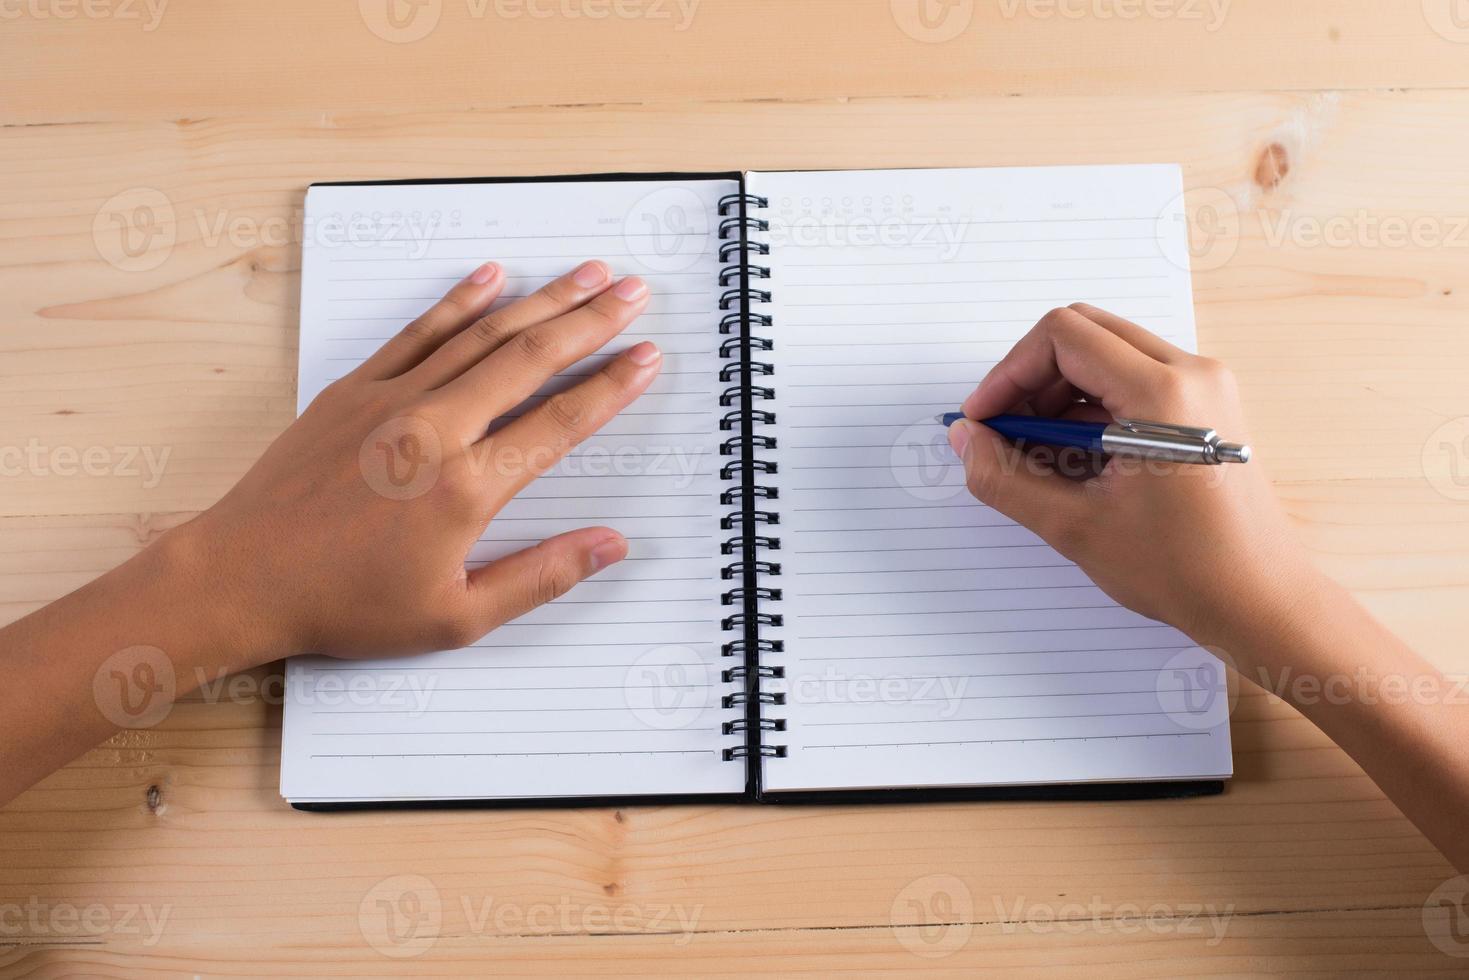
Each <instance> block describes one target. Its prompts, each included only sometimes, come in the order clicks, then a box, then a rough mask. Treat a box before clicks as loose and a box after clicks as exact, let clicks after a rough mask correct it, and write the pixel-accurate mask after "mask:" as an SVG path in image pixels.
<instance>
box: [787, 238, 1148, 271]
mask: <svg viewBox="0 0 1469 980" xmlns="http://www.w3.org/2000/svg"><path fill="white" fill-rule="evenodd" d="M964 244H969V245H978V244H986V243H980V242H966V243H964ZM1143 260H1148V261H1156V262H1165V261H1167V257H1166V256H1164V255H1163V254H1162V253H1160V252H1153V253H1152V254H1144V255H1092V256H1083V257H1072V256H1065V255H1059V256H1048V257H1045V258H1035V259H1017V258H1014V257H1013V256H1012V257H1009V258H1003V259H949V260H947V261H946V263H945V264H946V265H996V264H1004V265H1029V264H1031V263H1033V262H1140V261H1143ZM781 266H782V268H786V269H847V268H860V269H866V268H872V267H876V268H892V269H900V268H904V267H910V266H923V267H925V268H929V269H931V268H933V260H932V259H929V260H927V261H924V262H853V261H850V260H848V261H845V262H783V263H781Z"/></svg>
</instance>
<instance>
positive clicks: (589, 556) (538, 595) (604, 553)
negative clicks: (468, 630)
mask: <svg viewBox="0 0 1469 980" xmlns="http://www.w3.org/2000/svg"><path fill="white" fill-rule="evenodd" d="M626 557H627V539H626V538H624V537H623V536H622V535H621V534H618V533H617V532H616V531H614V530H612V529H611V528H608V527H587V528H582V529H581V530H579V531H568V532H567V533H566V534H558V535H557V536H556V537H554V538H547V539H546V540H545V541H542V542H541V543H540V544H538V545H536V546H534V547H531V548H526V549H525V550H523V551H517V552H515V554H513V555H506V556H505V557H504V558H501V559H500V560H499V561H496V562H492V563H490V564H488V565H486V566H484V567H483V568H478V569H475V570H474V571H472V572H470V573H469V594H470V603H471V606H472V608H473V609H474V610H475V611H476V612H475V614H476V616H477V617H478V620H477V621H478V623H479V625H480V626H481V627H482V628H483V630H484V632H486V633H488V632H489V631H490V630H493V629H496V628H498V627H500V626H503V625H505V624H506V623H508V622H510V620H512V619H515V618H517V617H519V616H524V615H525V614H526V613H528V612H530V611H531V610H532V609H535V608H536V607H537V606H543V605H545V604H546V603H548V602H550V601H551V600H552V599H557V598H560V597H561V596H563V595H565V594H566V593H568V592H570V591H571V590H572V588H574V587H575V586H576V585H577V583H579V582H580V581H581V580H582V579H584V578H587V577H588V576H591V575H595V574H596V573H597V572H600V571H601V570H602V569H604V568H606V567H607V566H609V565H614V564H616V563H617V562H620V561H622V559H624V558H626Z"/></svg>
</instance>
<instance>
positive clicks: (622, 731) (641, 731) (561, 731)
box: [311, 722, 880, 738]
mask: <svg viewBox="0 0 1469 980" xmlns="http://www.w3.org/2000/svg"><path fill="white" fill-rule="evenodd" d="M874 724H880V722H875V723H874ZM311 734H312V736H313V737H320V738H349V737H361V736H364V735H367V736H380V737H382V736H386V737H391V738H412V737H416V736H427V735H433V736H436V737H438V738H458V737H461V736H467V735H638V736H641V735H683V734H686V733H685V732H683V731H681V730H679V729H677V728H543V729H531V728H500V729H494V730H491V731H483V730H478V731H477V730H455V731H447V732H395V731H383V732H373V731H367V732H312V733H311Z"/></svg>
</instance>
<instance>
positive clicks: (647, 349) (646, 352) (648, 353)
mask: <svg viewBox="0 0 1469 980" xmlns="http://www.w3.org/2000/svg"><path fill="white" fill-rule="evenodd" d="M662 356H663V352H662V351H660V350H659V349H658V345H657V344H654V343H653V342H652V341H651V340H645V341H643V342H642V343H641V344H638V345H637V346H636V347H633V348H631V349H630V350H628V352H627V359H628V360H629V361H632V362H633V363H634V364H637V365H639V366H640V367H647V366H648V365H649V364H654V363H656V362H657V360H658V358H660V357H662Z"/></svg>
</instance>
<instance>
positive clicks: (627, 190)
mask: <svg viewBox="0 0 1469 980" xmlns="http://www.w3.org/2000/svg"><path fill="white" fill-rule="evenodd" d="M738 192H739V184H738V182H737V181H735V180H722V179H720V180H674V181H619V180H613V181H596V180H588V181H566V182H562V181H556V182H544V183H541V182H526V183H462V184H406V185H376V186H374V185H352V186H330V185H328V186H318V187H313V188H312V189H311V190H310V192H309V193H308V195H307V199H306V214H305V224H304V246H303V258H302V273H301V355H300V387H299V394H298V406H297V407H298V411H299V410H300V409H304V408H305V407H306V405H307V404H309V403H310V402H311V400H312V399H313V398H315V397H316V395H317V394H318V393H319V392H320V391H321V390H322V389H323V388H325V387H326V386H327V385H328V384H330V383H331V382H332V381H333V380H335V379H337V378H339V377H341V376H342V375H344V374H346V373H347V372H348V371H350V370H351V369H352V368H353V367H355V366H356V365H357V364H358V363H360V362H361V361H362V360H363V359H365V358H366V357H367V356H368V355H369V354H371V353H372V352H373V351H374V350H376V349H377V348H378V347H379V346H380V345H381V344H382V343H383V342H384V341H385V340H386V339H387V338H388V337H390V336H391V335H392V334H393V333H395V332H396V331H397V330H399V329H400V328H401V327H402V326H403V325H404V324H406V323H407V322H409V321H410V320H412V319H413V318H414V317H415V316H417V315H418V314H419V313H421V312H422V311H423V310H424V309H425V308H426V307H428V306H429V305H430V304H432V303H433V302H434V301H435V300H437V299H438V298H439V297H440V296H441V295H442V294H443V293H444V292H445V291H446V290H448V288H449V287H450V286H452V285H453V284H454V283H455V282H456V281H457V280H459V279H460V278H462V277H463V276H465V275H467V274H468V273H469V272H471V271H472V270H473V269H474V268H475V267H476V266H478V265H479V264H480V263H482V262H485V261H488V260H492V259H493V260H495V261H498V262H500V263H501V264H502V265H503V266H504V267H505V271H506V275H507V278H508V286H507V288H506V290H505V296H504V297H502V299H501V300H499V301H498V304H504V303H508V302H513V301H514V299H515V298H516V297H520V296H524V295H526V294H527V293H529V292H531V291H533V290H534V289H536V288H537V287H539V286H540V285H541V284H543V283H545V282H547V281H549V280H550V279H553V278H555V277H556V276H558V275H560V274H562V273H564V272H567V271H569V270H571V269H572V268H574V267H575V266H576V265H577V264H579V263H580V262H581V261H582V260H584V259H588V258H601V259H604V260H605V261H607V263H608V264H609V265H610V266H611V267H612V270H613V272H614V274H615V275H617V276H623V275H640V276H642V277H644V278H645V279H646V280H647V281H648V284H649V286H650V288H651V290H652V294H653V299H652V302H651V304H650V305H649V307H648V310H647V312H646V313H644V314H643V316H642V317H641V318H639V319H638V320H637V321H636V322H635V323H634V324H633V325H632V327H630V328H629V329H628V331H627V332H626V334H625V335H624V336H622V337H619V338H618V339H616V340H614V341H613V342H612V343H610V344H609V345H608V346H607V347H605V348H604V349H603V350H602V351H601V352H600V353H598V354H596V355H593V356H592V357H590V358H588V359H587V360H586V361H583V362H582V363H581V364H578V365H576V366H575V367H573V368H571V369H569V370H567V371H566V372H564V373H563V374H562V375H559V376H557V377H556V378H553V379H552V380H551V381H550V382H549V383H548V385H547V386H546V387H545V388H543V389H542V392H541V393H540V394H538V395H537V396H535V397H534V398H533V399H532V400H531V401H530V402H529V403H528V404H536V403H537V400H538V399H540V398H544V397H545V395H546V394H547V393H551V392H554V391H558V390H561V389H564V388H565V387H567V386H569V385H571V384H575V383H577V381H578V380H579V379H580V378H582V377H584V376H585V375H587V374H588V373H590V372H592V371H594V370H596V369H597V368H598V367H599V366H600V365H601V364H603V363H605V362H606V361H607V360H608V359H609V358H610V357H612V356H615V355H616V354H617V353H620V352H621V351H623V350H625V349H626V348H628V347H630V346H632V345H633V344H634V343H636V342H638V341H639V340H643V339H652V340H654V341H655V342H656V343H657V344H658V345H659V347H660V348H661V349H662V350H663V352H664V363H663V370H662V373H661V375H660V376H659V378H658V379H657V381H655V382H654V384H653V386H652V388H650V389H649V391H648V392H647V393H646V394H644V395H643V396H642V398H641V399H639V400H638V401H637V402H635V403H634V404H633V405H632V406H631V407H630V408H629V409H628V410H627V411H626V412H624V413H622V414H621V415H620V416H618V417H617V418H616V419H614V420H613V421H612V422H611V423H610V424H609V425H607V426H606V427H605V428H604V429H603V430H602V431H601V432H600V433H599V434H598V435H596V436H594V437H592V438H591V439H588V440H587V441H586V442H585V443H583V444H582V446H580V447H579V448H578V449H577V450H576V451H575V452H574V453H573V454H572V455H571V456H570V457H568V458H567V459H566V460H564V461H563V462H562V463H561V464H560V465H559V466H557V467H556V468H555V469H554V470H553V471H551V472H550V473H548V474H547V475H546V476H544V477H542V478H541V479H540V480H538V481H536V482H535V483H534V484H532V485H531V486H530V487H529V488H528V489H527V490H526V491H525V492H524V493H522V494H521V495H520V496H519V497H518V498H516V499H515V500H514V501H513V502H512V503H511V504H510V505H509V506H508V507H507V508H506V509H505V510H504V511H502V512H501V513H500V514H499V515H498V516H497V517H496V518H495V520H494V521H493V522H492V523H491V525H490V527H489V529H488V530H487V531H486V532H485V534H484V536H483V537H482V539H481V540H480V541H479V542H478V543H477V544H475V545H474V547H473V548H472V549H471V551H470V552H469V554H468V555H467V556H466V563H467V564H468V565H469V566H470V567H474V566H477V565H480V564H483V563H485V562H488V561H492V560H494V559H495V558H498V557H501V556H503V555H506V554H509V553H510V552H512V551H516V550H519V549H521V548H525V547H528V546H530V545H533V544H535V543H536V542H538V541H541V540H543V539H545V538H547V537H550V536H551V535H553V534H558V533H560V532H562V531H568V530H572V529H574V528H578V527H586V526H589V525H597V524H605V525H607V526H610V527H614V528H616V529H618V530H619V531H621V532H622V533H623V534H625V535H626V536H627V538H628V539H629V543H630V545H631V548H630V553H629V556H628V558H627V559H626V560H625V561H623V562H621V563H619V564H618V565H616V566H614V567H612V568H610V569H608V570H606V571H605V572H603V573H601V574H599V575H597V576H595V577H593V578H591V579H589V580H587V581H586V582H584V583H583V584H581V585H580V586H578V587H577V588H576V589H574V590H572V592H571V593H569V594H568V595H566V596H565V597H563V598H562V599H560V600H558V601H556V602H554V603H551V604H550V605H547V606H544V607H542V608H540V609H538V610H536V611H534V612H533V613H531V614H529V615H527V616H524V617H522V618H521V619H519V620H516V621H515V622H513V623H511V624H509V625H507V626H504V627H502V628H500V629H498V630H496V631H495V632H494V633H491V634H490V635H489V636H486V637H485V638H484V639H483V640H481V641H480V642H479V643H477V644H475V645H474V646H472V647H469V648H467V649H463V650H457V651H453V652H446V653H439V654H432V655H429V656H425V657H414V658H405V659H396V660H382V661H370V662H350V663H349V662H344V661H340V660H331V659H327V658H323V657H306V658H298V659H296V660H293V661H291V663H290V664H289V665H288V667H287V684H286V687H287V697H286V705H285V715H284V723H283V733H282V740H281V795H283V796H285V797H286V798H287V799H289V800H291V801H293V802H373V801H390V800H432V799H439V800H451V799H452V800H458V799H524V798H557V797H601V796H614V797H625V796H641V795H685V794H713V793H720V794H723V793H740V792H743V791H744V788H745V770H744V766H743V765H741V764H739V763H737V762H726V761H724V759H723V757H722V754H721V753H722V750H723V749H724V748H725V747H726V746H727V743H728V742H729V738H728V736H725V735H723V734H722V732H721V725H722V724H723V722H724V721H726V720H728V717H730V716H731V712H729V711H727V710H724V709H722V708H721V706H720V701H721V698H722V697H723V696H724V695H726V694H729V693H733V692H734V691H735V690H736V689H737V685H731V684H725V683H723V682H721V679H720V669H721V665H720V656H719V654H720V643H721V640H722V634H721V632H720V620H721V617H722V616H723V615H727V613H728V610H727V609H725V608H724V607H723V606H722V605H721V592H722V591H723V585H724V584H725V583H723V582H722V580H721V578H720V568H721V566H722V565H723V564H724V561H725V559H722V558H721V555H720V549H719V542H720V540H721V539H722V538H721V535H722V532H721V531H720V515H721V511H722V508H721V506H720V503H719V497H720V494H721V492H722V491H723V490H724V489H726V485H725V484H724V483H723V482H722V481H721V479H720V473H719V470H720V462H721V461H720V457H719V444H720V433H719V425H718V419H719V414H720V412H721V411H722V410H721V409H720V407H719V402H718V398H719V391H720V390H721V388H722V387H724V386H722V385H721V384H720V383H719V373H720V369H721V367H722V361H721V359H720V355H719V344H720V340H721V338H720V336H719V333H718V323H719V320H720V317H721V316H722V313H721V312H720V310H719V297H720V293H721V289H720V285H719V273H720V259H719V246H720V244H721V243H720V241H719V236H718V227H719V220H720V218H719V214H718V202H719V199H720V198H721V197H722V196H724V195H726V194H736V193H738ZM517 411H520V410H517ZM511 414H512V415H514V414H515V412H512V413H511ZM405 462H406V461H405Z"/></svg>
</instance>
